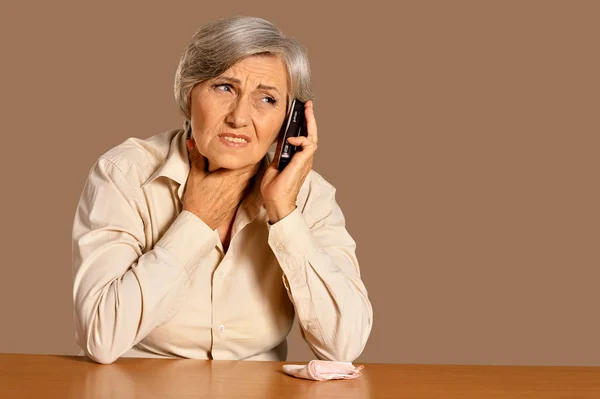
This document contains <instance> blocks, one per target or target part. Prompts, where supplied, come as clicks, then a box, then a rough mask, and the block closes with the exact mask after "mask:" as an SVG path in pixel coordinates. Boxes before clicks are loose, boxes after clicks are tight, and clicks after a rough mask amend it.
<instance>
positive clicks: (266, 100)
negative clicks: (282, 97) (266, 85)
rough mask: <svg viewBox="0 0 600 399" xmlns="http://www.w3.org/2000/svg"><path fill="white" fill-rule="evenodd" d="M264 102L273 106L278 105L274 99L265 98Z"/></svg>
mask: <svg viewBox="0 0 600 399" xmlns="http://www.w3.org/2000/svg"><path fill="white" fill-rule="evenodd" d="M263 101H264V102H266V103H269V104H272V105H275V104H276V103H277V100H275V99H274V98H273V97H269V96H267V97H265V98H263Z"/></svg>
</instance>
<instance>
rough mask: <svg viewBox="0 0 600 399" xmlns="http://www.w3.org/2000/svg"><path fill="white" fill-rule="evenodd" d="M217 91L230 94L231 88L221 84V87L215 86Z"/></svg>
mask: <svg viewBox="0 0 600 399" xmlns="http://www.w3.org/2000/svg"><path fill="white" fill-rule="evenodd" d="M215 87H216V88H217V89H218V90H220V91H224V92H231V86H230V85H227V84H223V85H216V86H215Z"/></svg>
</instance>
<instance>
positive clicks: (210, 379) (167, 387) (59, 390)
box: [0, 354, 600, 399]
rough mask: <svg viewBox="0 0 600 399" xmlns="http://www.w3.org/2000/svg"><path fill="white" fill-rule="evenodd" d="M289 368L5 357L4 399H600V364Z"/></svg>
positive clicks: (1, 363) (0, 380) (0, 361)
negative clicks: (345, 375) (321, 374)
mask: <svg viewBox="0 0 600 399" xmlns="http://www.w3.org/2000/svg"><path fill="white" fill-rule="evenodd" d="M282 364H283V363H279V362H250V361H246V362H244V361H237V362H236V361H208V360H163V359H131V358H123V359H119V360H118V361H117V362H115V363H114V364H111V365H101V364H96V363H93V362H91V361H90V360H88V359H87V358H83V357H77V356H46V355H12V354H0V398H2V399H9V398H11V399H12V398H36V399H38V398H44V399H53V398H78V399H87V398H134V397H140V398H262V399H267V398H286V399H293V398H303V399H304V398H394V399H401V398H461V399H470V398H478V399H479V398H486V399H487V398H532V399H533V398H536V399H539V398H596V399H597V398H600V367H506V366H503V367H491V366H437V365H435V366H433V365H432V366H424V365H397V364H365V369H364V370H363V375H362V376H361V377H359V378H358V379H356V380H347V381H325V382H316V381H307V380H301V379H296V378H293V377H289V376H287V375H285V374H283V372H282V371H281V366H282Z"/></svg>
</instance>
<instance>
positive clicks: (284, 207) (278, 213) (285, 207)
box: [265, 202, 296, 224]
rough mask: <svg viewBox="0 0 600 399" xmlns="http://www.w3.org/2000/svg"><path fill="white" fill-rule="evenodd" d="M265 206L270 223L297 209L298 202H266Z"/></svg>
mask: <svg viewBox="0 0 600 399" xmlns="http://www.w3.org/2000/svg"><path fill="white" fill-rule="evenodd" d="M265 208H267V215H268V216H269V223H271V224H275V223H277V222H279V221H280V220H281V219H283V218H284V217H286V216H287V215H289V214H290V213H292V212H294V210H295V209H296V204H290V203H284V204H282V203H274V202H271V203H269V202H266V203H265Z"/></svg>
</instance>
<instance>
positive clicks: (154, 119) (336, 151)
mask: <svg viewBox="0 0 600 399" xmlns="http://www.w3.org/2000/svg"><path fill="white" fill-rule="evenodd" d="M207 3H208V2H173V4H167V2H163V3H161V4H160V5H149V4H147V3H145V2H144V3H142V2H140V3H138V4H134V3H132V2H114V4H108V3H107V4H104V3H103V4H100V3H97V4H94V5H81V4H79V3H78V2H72V3H71V4H69V3H66V2H63V3H60V4H55V3H49V2H48V3H47V2H41V1H40V2H38V4H35V5H32V4H30V3H23V4H20V5H19V6H18V9H14V8H12V9H11V8H9V7H8V6H6V5H2V6H0V15H1V16H0V30H1V32H0V33H1V34H0V51H1V57H0V58H1V63H0V64H1V65H0V67H1V68H2V73H1V74H0V83H1V94H0V101H1V103H0V105H1V108H0V109H1V113H2V117H1V118H0V126H1V129H2V130H1V131H2V157H1V158H0V159H1V160H0V162H1V165H0V166H1V167H0V173H1V174H2V175H1V184H2V196H1V198H2V206H1V207H0V209H1V212H2V215H1V216H2V229H1V231H2V240H1V242H2V270H1V271H2V273H1V281H0V323H1V327H0V338H1V339H0V352H13V353H57V354H58V353H61V354H74V353H77V352H78V348H77V347H76V345H75V344H74V340H73V323H72V313H71V263H70V262H71V253H70V250H71V247H70V245H71V243H70V234H71V226H72V219H73V214H74V210H75V206H76V204H77V201H78V199H79V194H80V193H81V190H82V188H83V184H84V181H85V178H86V176H87V172H88V170H89V168H90V167H91V165H92V163H93V162H94V161H95V160H96V159H97V157H98V156H100V155H101V154H102V153H103V152H105V151H106V150H108V149H109V148H111V147H113V146H115V145H117V144H119V143H120V142H122V141H123V140H125V139H126V138H127V137H130V136H137V137H149V136H151V135H154V134H157V133H160V132H162V131H164V130H167V129H171V128H176V127H179V126H181V123H182V121H183V119H182V118H181V117H180V116H179V114H178V111H177V108H176V105H175V101H174V98H173V94H172V86H173V76H174V73H175V68H176V66H177V62H178V60H179V57H180V55H181V52H182V50H183V48H184V47H185V45H186V44H187V41H188V40H189V38H190V37H191V35H192V34H193V33H194V31H195V30H196V29H197V28H198V27H199V26H200V25H202V24H203V23H205V22H208V21H210V20H212V19H214V18H217V17H222V16H228V15H233V14H245V15H255V16H261V17H263V18H266V19H269V20H271V21H273V22H274V23H275V24H276V25H278V26H279V27H280V28H281V29H282V30H283V31H284V32H285V33H286V34H288V35H292V36H296V37H297V38H298V39H300V41H301V42H302V43H303V44H304V45H305V46H306V47H307V48H308V50H309V57H310V61H311V66H312V69H313V73H314V91H315V93H316V101H315V112H316V116H317V120H318V123H319V133H320V143H319V144H320V147H319V152H318V154H317V159H316V161H315V169H316V170H317V171H319V172H320V173H321V174H322V175H323V176H324V177H325V178H326V179H328V180H329V181H330V182H331V183H332V184H334V185H335V186H336V187H337V188H338V200H339V203H340V205H341V206H342V209H343V210H344V212H345V214H346V217H347V226H348V229H349V231H350V233H351V234H352V235H353V236H354V238H355V239H356V241H357V243H358V256H359V260H360V262H361V267H362V273H363V279H364V282H365V284H366V286H367V288H368V289H369V293H370V297H371V300H372V304H373V307H374V312H375V318H374V327H373V332H372V335H371V338H370V341H369V343H368V345H367V347H366V349H365V351H364V353H363V355H362V356H361V357H360V359H359V361H362V362H384V363H385V362H395V363H475V364H548V365H549V364H563V365H575V364H577V365H592V364H595V365H600V290H599V289H598V286H599V284H600V253H599V249H600V240H599V239H600V229H599V226H600V223H599V222H600V220H599V219H600V212H599V211H598V207H599V206H600V189H599V174H598V171H599V169H598V167H599V166H600V165H599V162H598V152H599V150H600V147H599V144H600V140H599V133H600V129H599V121H598V118H599V116H600V115H599V114H600V112H599V110H600V101H599V93H600V87H599V86H600V85H599V78H598V72H599V71H600V62H599V61H600V57H599V48H600V44H599V37H600V27H599V24H598V16H599V15H600V7H599V6H598V4H599V3H598V2H593V1H590V2H584V1H571V2H567V1H561V2H554V1H526V2H523V1H508V2H500V1H498V2H479V1H469V2H467V1H453V2H448V1H439V2H433V1H428V2H416V1H414V2H389V3H390V4H388V2H375V1H372V0H370V1H367V2H363V3H358V2H357V3H355V6H350V5H348V2H339V3H338V4H337V5H335V4H334V2H313V3H311V2H301V3H296V4H297V7H299V8H298V9H296V10H295V12H291V11H289V12H287V11H285V8H290V9H291V4H292V3H291V2H290V3H288V2H281V1H278V2H271V3H259V4H258V5H257V4H256V3H255V2H252V3H254V4H252V5H250V4H248V3H250V2H247V1H238V2H233V3H232V2H224V1H223V2H220V1H215V2H211V3H210V5H209V4H207ZM3 4H4V3H3ZM13 4H16V2H13ZM12 7H14V6H12ZM310 358H311V354H310V352H309V351H308V349H307V347H306V345H304V344H303V343H302V341H301V339H300V337H299V334H298V331H297V329H294V332H293V334H292V336H291V345H290V354H289V358H288V359H289V360H308V359H310Z"/></svg>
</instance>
